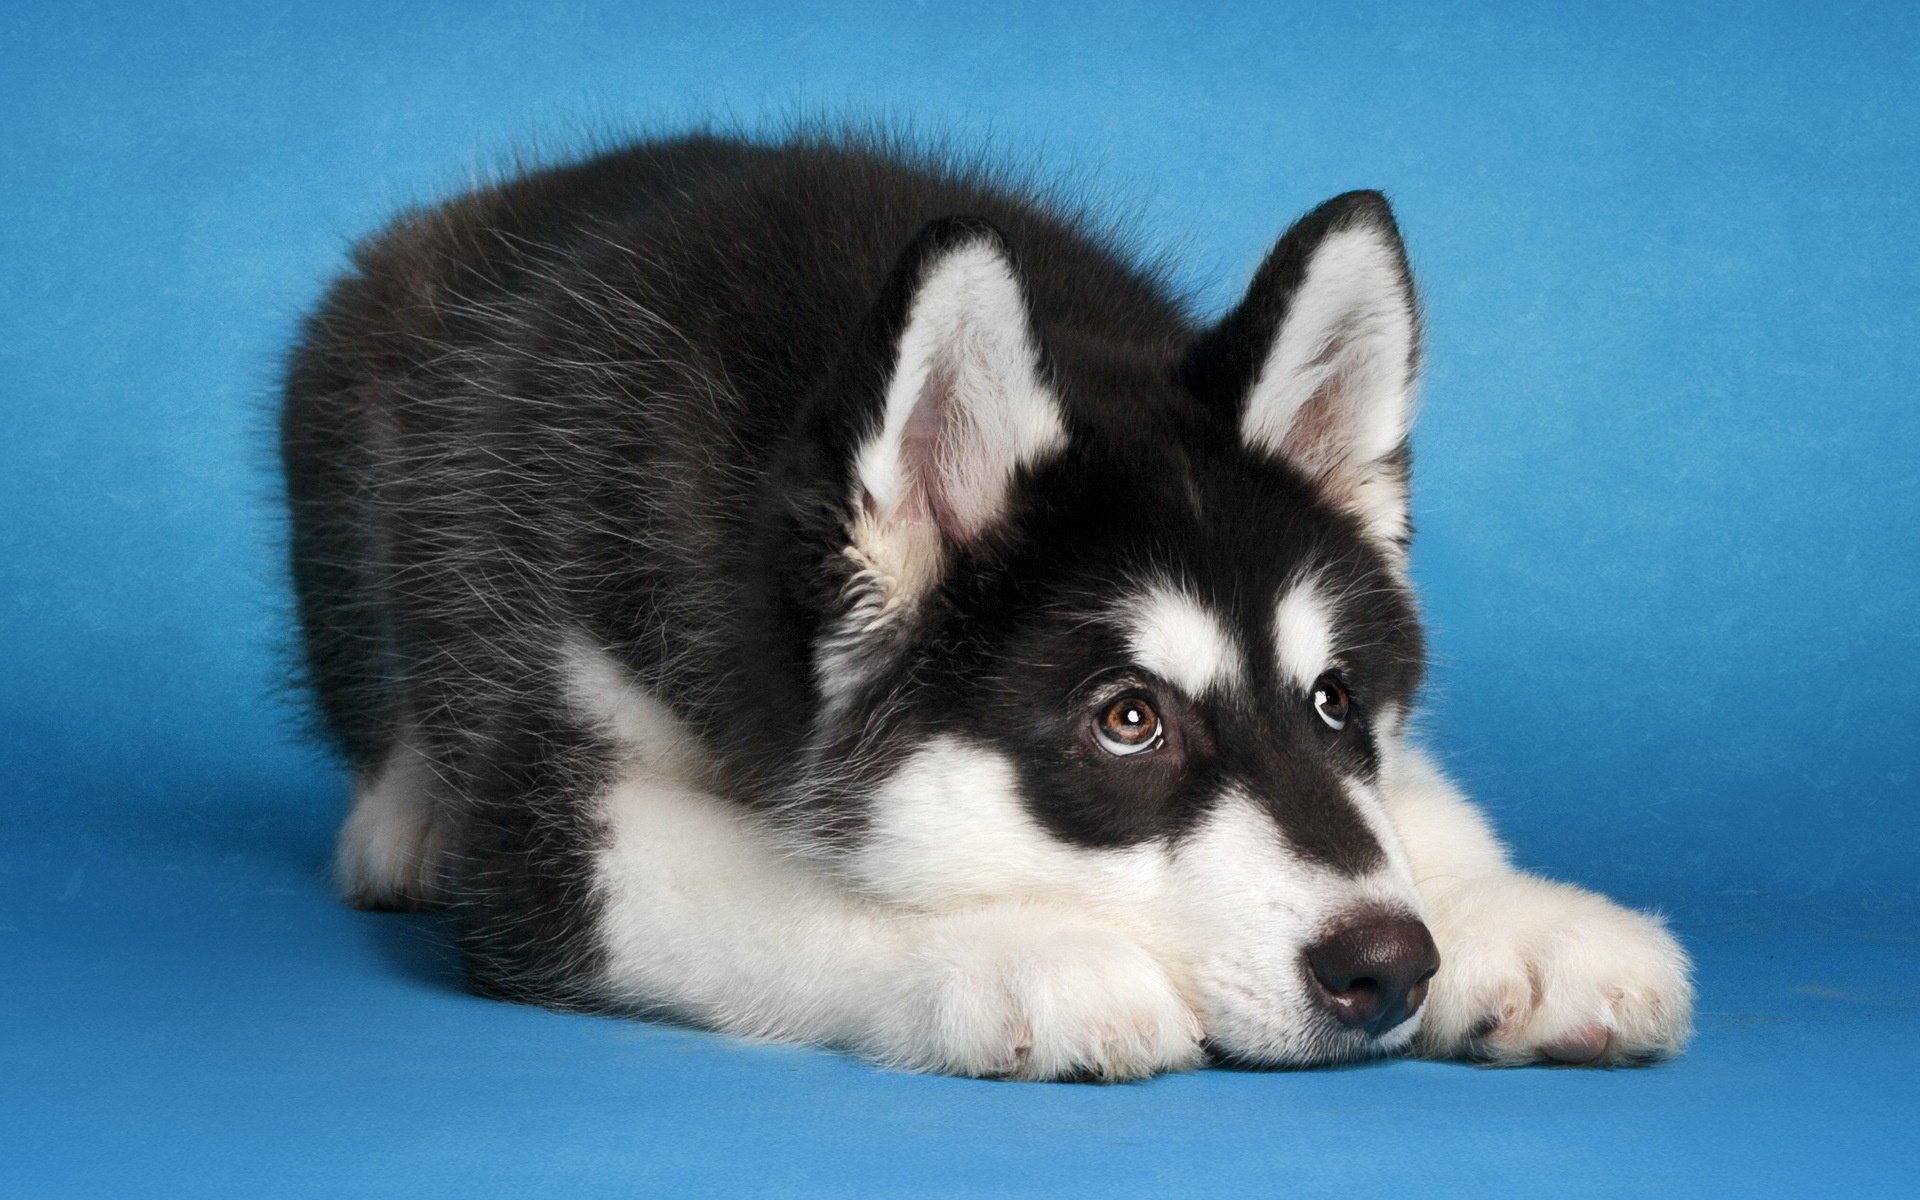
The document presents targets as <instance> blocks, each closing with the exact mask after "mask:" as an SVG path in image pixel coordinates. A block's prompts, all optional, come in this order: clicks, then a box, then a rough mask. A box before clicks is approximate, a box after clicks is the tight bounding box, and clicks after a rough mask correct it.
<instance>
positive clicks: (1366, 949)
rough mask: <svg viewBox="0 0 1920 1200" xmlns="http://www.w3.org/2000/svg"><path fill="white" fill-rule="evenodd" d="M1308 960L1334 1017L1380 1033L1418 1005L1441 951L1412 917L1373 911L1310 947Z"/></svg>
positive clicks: (1323, 1001)
mask: <svg viewBox="0 0 1920 1200" xmlns="http://www.w3.org/2000/svg"><path fill="white" fill-rule="evenodd" d="M1307 966H1308V968H1309V969H1310V971H1311V973H1312V975H1313V979H1314V982H1315V983H1317V984H1319V985H1320V1002H1321V1003H1322V1004H1323V1005H1325V1006H1326V1008H1327V1010H1328V1011H1329V1012H1331V1013H1332V1014H1333V1015H1334V1018H1335V1019H1336V1020H1338V1021H1339V1022H1340V1023H1341V1024H1342V1025H1351V1026H1354V1027H1356V1028H1360V1029H1364V1030H1366V1031H1367V1032H1368V1033H1370V1034H1373V1035H1374V1036H1376V1037H1377V1036H1379V1035H1380V1034H1383V1033H1385V1032H1387V1031H1388V1030H1389V1029H1392V1028H1393V1027H1394V1026H1396V1025H1398V1024H1400V1023H1401V1022H1402V1021H1404V1020H1406V1019H1407V1018H1408V1017H1411V1016H1412V1015H1413V1014H1414V1013H1416V1012H1418V1011H1419V1010H1420V1002H1421V1001H1422V1000H1425V999H1426V998H1427V981H1428V980H1429V979H1432V978H1433V973H1434V972H1435V971H1437V970H1439V969H1440V951H1439V950H1437V949H1435V948H1434V945H1433V935H1432V934H1430V933H1428V932H1427V927H1426V926H1425V925H1422V924H1421V923H1420V922H1418V921H1416V920H1414V919H1413V918H1412V917H1392V916H1369V917H1365V918H1362V919H1361V920H1359V921H1354V922H1351V923H1349V924H1346V925H1343V926H1341V927H1340V928H1339V929H1337V930H1335V931H1334V932H1333V933H1332V934H1331V935H1329V936H1328V937H1326V938H1324V939H1322V940H1321V941H1320V942H1318V943H1317V944H1315V945H1314V946H1312V947H1310V948H1309V949H1308V950H1307Z"/></svg>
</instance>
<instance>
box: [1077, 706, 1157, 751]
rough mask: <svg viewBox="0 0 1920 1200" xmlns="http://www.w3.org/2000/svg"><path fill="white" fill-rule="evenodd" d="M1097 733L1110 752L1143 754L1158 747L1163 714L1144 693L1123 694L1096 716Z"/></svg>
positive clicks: (1102, 745)
mask: <svg viewBox="0 0 1920 1200" xmlns="http://www.w3.org/2000/svg"><path fill="white" fill-rule="evenodd" d="M1093 725H1094V733H1095V734H1097V735H1098V737H1099V741H1100V748H1101V749H1102V750H1105V751H1106V752H1107V753H1108V754H1118V755H1122V756H1125V755H1128V754H1139V753H1140V752H1142V751H1144V750H1151V749H1153V748H1154V747H1155V746H1158V745H1159V744H1160V741H1161V737H1160V714H1159V713H1156V712H1154V711H1153V705H1152V704H1149V703H1148V702H1147V699H1146V697H1144V696H1132V695H1129V696H1122V697H1120V698H1119V699H1118V700H1115V701H1114V702H1113V703H1111V704H1109V705H1107V707H1106V708H1105V709H1103V710H1102V711H1101V712H1100V713H1099V714H1098V715H1097V716H1096V717H1095V718H1094V722H1093Z"/></svg>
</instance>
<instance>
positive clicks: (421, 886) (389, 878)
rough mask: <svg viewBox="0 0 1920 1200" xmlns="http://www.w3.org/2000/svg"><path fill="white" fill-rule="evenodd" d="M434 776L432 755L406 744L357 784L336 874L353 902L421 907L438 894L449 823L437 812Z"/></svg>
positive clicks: (343, 829)
mask: <svg viewBox="0 0 1920 1200" xmlns="http://www.w3.org/2000/svg"><path fill="white" fill-rule="evenodd" d="M431 778H432V767H431V765H430V764H429V763H428V762H427V760H426V759H425V758H424V757H422V756H421V755H420V754H419V753H417V752H416V751H414V750H412V749H409V748H408V747H407V746H405V745H401V746H396V747H395V748H394V750H393V751H392V752H391V753H390V754H389V755H388V756H387V760H386V762H385V763H383V764H382V765H381V769H380V771H379V773H378V774H376V775H375V776H374V777H373V779H372V780H371V781H369V782H368V783H366V784H363V785H362V786H361V787H360V788H359V789H358V790H357V792H356V794H355V796H354V800H353V811H352V812H351V813H350V814H348V816H347V821H346V824H344V825H342V826H341V827H340V840H339V842H338V843H337V844H336V846H335V848H334V857H333V871H334V877H335V879H336V880H338V882H339V885H340V892H341V895H343V896H344V897H345V898H346V901H347V903H348V904H351V905H353V906H354V907H355V908H378V909H391V908H404V909H417V908H427V907H431V906H432V905H433V904H434V903H435V902H436V901H437V900H438V899H439V887H438V879H439V875H440V868H441V867H442V865H443V862H442V860H443V859H444V858H445V856H446V840H447V837H446V835H447V827H446V819H445V817H444V816H442V815H440V814H438V813H437V812H436V811H435V807H434V802H433V796H432V794H431V792H430V790H429V783H430V781H431Z"/></svg>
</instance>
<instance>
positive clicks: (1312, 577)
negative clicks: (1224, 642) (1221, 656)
mask: <svg viewBox="0 0 1920 1200" xmlns="http://www.w3.org/2000/svg"><path fill="white" fill-rule="evenodd" d="M1337 615H1338V614H1337V612H1336V609H1335V606H1334V604H1333V603H1332V601H1331V600H1330V599H1329V598H1328V597H1327V593H1326V589H1325V588H1324V587H1323V586H1322V585H1321V582H1320V577H1319V576H1318V575H1317V574H1311V573H1309V574H1305V575H1301V576H1298V577H1296V578H1295V579H1294V580H1293V581H1292V582H1291V583H1289V584H1288V585H1287V587H1286V588H1285V589H1284V590H1283V591H1282V592H1281V594H1280V603H1279V604H1278V605H1276V606H1275V608H1274V612H1273V640H1274V648H1275V651H1276V652H1277V653H1278V655H1279V659H1280V671H1281V674H1283V675H1285V676H1287V677H1288V678H1290V679H1292V680H1293V681H1294V682H1295V683H1297V684H1299V685H1300V686H1301V687H1303V688H1310V687H1312V686H1313V681H1314V680H1315V679H1317V678H1319V676H1320V673H1321V672H1322V671H1325V670H1326V669H1327V668H1328V667H1329V666H1330V665H1332V663H1333V624H1334V618H1335V617H1336V616H1337Z"/></svg>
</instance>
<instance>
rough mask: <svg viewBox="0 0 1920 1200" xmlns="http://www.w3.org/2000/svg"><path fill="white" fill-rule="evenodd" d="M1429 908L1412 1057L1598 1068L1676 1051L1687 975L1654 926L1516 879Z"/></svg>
mask: <svg viewBox="0 0 1920 1200" xmlns="http://www.w3.org/2000/svg"><path fill="white" fill-rule="evenodd" d="M1428 900H1429V908H1430V910H1431V912H1430V914H1429V921H1428V925H1429V926H1430V927H1431V928H1432V930H1433V936H1434V940H1435V941H1436V942H1437V943H1438V944H1439V947H1440V972H1439V974H1438V975H1436V976H1434V980H1433V985H1432V989H1431V991H1430V993H1429V995H1428V997H1427V1003H1426V1006H1425V1007H1424V1008H1423V1009H1422V1010H1421V1012H1422V1016H1421V1024H1420V1033H1419V1038H1418V1040H1417V1043H1416V1045H1417V1047H1418V1048H1419V1049H1420V1051H1421V1052H1422V1053H1425V1054H1429V1055H1434V1056H1438V1057H1471V1058H1477V1059H1482V1060H1484V1061H1488V1062H1492V1063H1498V1064H1503V1065H1517V1064H1521V1063H1529V1062H1540V1061H1547V1062H1560V1063H1576V1064H1591V1065H1595V1066H1607V1065H1615V1064H1620V1063H1630V1062H1638V1061H1646V1060H1648V1059H1654V1058H1665V1057H1668V1056H1670V1055H1673V1054H1677V1053H1679V1051H1680V1050H1681V1048H1682V1047H1683V1046H1685V1044H1686V1041H1687V1036H1688V1034H1689V1032H1690V1031H1691V1018H1692V1012H1693V984H1692V983H1691V981H1690V980H1689V979H1688V967H1689V964H1688V961H1687V955H1686V951H1684V950H1682V949H1681V948H1680V945H1679V943H1678V942H1676V941H1674V939H1673V936H1672V935H1671V934H1669V933H1668V932H1667V931H1666V928H1665V927H1664V926H1663V925H1662V924H1661V923H1660V922H1659V920H1658V919H1656V918H1654V917H1650V916H1647V915H1646V914H1644V913H1638V912H1634V911H1632V910H1630V909H1626V908H1622V907H1621V906H1619V905H1617V904H1615V903H1613V902H1612V901H1611V900H1608V899H1606V898H1605V897H1602V896H1596V895H1594V894H1593V893H1592V892H1586V891H1582V890H1580V889H1579V888H1574V887H1568V886H1566V885H1564V884H1557V883H1551V882H1549V881H1547V880H1544V879H1538V878H1535V877H1534V876H1530V875H1519V874H1513V875H1501V876H1495V877H1493V878H1490V879H1481V880H1474V881H1471V882H1467V883H1462V884H1459V885H1457V886H1455V887H1453V888H1450V889H1447V890H1444V891H1436V892H1435V894H1432V895H1430V896H1429V898H1428Z"/></svg>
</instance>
